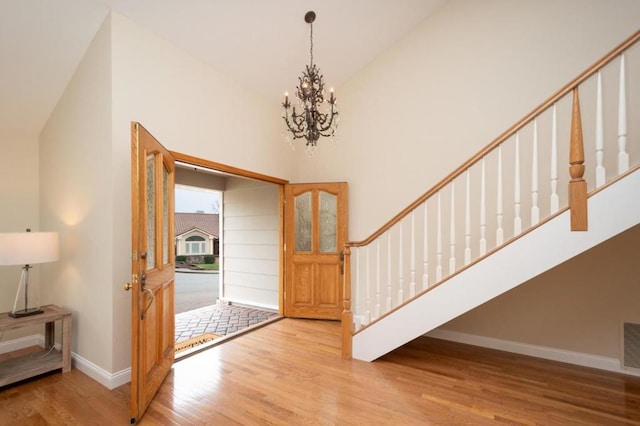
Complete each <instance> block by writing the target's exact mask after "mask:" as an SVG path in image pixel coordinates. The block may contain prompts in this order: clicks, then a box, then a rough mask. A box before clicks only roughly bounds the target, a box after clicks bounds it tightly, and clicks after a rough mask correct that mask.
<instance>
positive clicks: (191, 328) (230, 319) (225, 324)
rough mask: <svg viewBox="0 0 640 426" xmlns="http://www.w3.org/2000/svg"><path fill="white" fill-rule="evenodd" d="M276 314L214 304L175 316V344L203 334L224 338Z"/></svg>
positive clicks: (276, 314)
mask: <svg viewBox="0 0 640 426" xmlns="http://www.w3.org/2000/svg"><path fill="white" fill-rule="evenodd" d="M277 316H278V313H277V312H274V311H267V310H263V309H256V308H249V307H244V306H235V305H227V304H222V303H219V304H216V305H212V306H205V307H204V308H199V309H194V310H192V311H187V312H182V313H180V314H177V315H176V332H175V338H176V343H180V342H183V341H185V340H188V339H190V338H192V337H197V336H200V335H202V334H204V333H213V334H217V335H219V336H226V335H228V334H232V333H235V332H237V331H240V330H242V329H245V328H247V327H250V326H252V325H255V324H258V323H261V322H263V321H266V320H269V319H273V318H276V317H277Z"/></svg>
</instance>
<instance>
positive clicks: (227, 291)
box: [222, 178, 280, 309]
mask: <svg viewBox="0 0 640 426" xmlns="http://www.w3.org/2000/svg"><path fill="white" fill-rule="evenodd" d="M222 212H223V219H222V224H223V229H224V233H223V238H222V244H223V248H222V256H223V262H222V266H223V268H224V270H223V280H224V282H223V285H224V290H223V291H224V299H225V300H228V301H231V302H237V303H242V304H249V305H254V306H261V307H266V308H270V309H278V307H279V296H278V295H279V278H278V276H279V259H280V244H279V243H280V238H279V235H280V230H279V226H280V223H279V196H278V186H277V185H275V184H270V183H265V182H257V181H251V180H245V179H239V178H228V179H227V187H226V190H225V192H224V205H223V209H222Z"/></svg>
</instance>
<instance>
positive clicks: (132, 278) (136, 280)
mask: <svg viewBox="0 0 640 426" xmlns="http://www.w3.org/2000/svg"><path fill="white" fill-rule="evenodd" d="M131 282H132V283H133V284H137V283H138V274H131Z"/></svg>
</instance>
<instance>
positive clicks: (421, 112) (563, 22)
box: [296, 0, 640, 240]
mask: <svg viewBox="0 0 640 426" xmlns="http://www.w3.org/2000/svg"><path fill="white" fill-rule="evenodd" d="M639 21H640V3H639V2H637V1H635V0H616V1H609V0H565V1H540V0H519V1H511V0H484V1H476V0H452V1H450V2H448V3H447V4H446V5H444V6H443V7H442V8H441V9H440V10H439V11H438V12H437V13H436V14H434V15H433V16H432V17H431V18H428V19H427V20H425V21H424V22H423V23H422V24H420V25H419V26H418V27H417V28H416V29H415V30H414V31H413V32H412V33H411V34H409V35H408V36H407V37H406V38H405V39H403V40H402V41H400V42H399V43H398V44H397V45H395V46H393V47H392V49H390V50H388V51H387V52H386V53H385V54H383V55H381V56H379V57H378V58H376V59H375V60H374V61H373V62H372V63H371V64H370V65H369V66H368V67H367V68H366V69H364V70H362V71H361V72H359V73H357V74H356V75H355V76H354V77H352V78H351V79H350V80H349V81H347V82H346V83H345V84H343V85H341V86H340V87H338V88H337V89H336V94H337V96H338V105H339V107H340V115H341V122H340V128H339V130H338V141H337V143H336V144H335V146H333V145H332V144H331V143H330V142H329V141H326V140H325V141H321V142H320V144H321V146H320V147H319V149H318V155H317V157H314V158H313V159H307V158H306V157H305V154H304V152H303V151H304V150H302V149H298V150H297V151H296V152H297V154H298V156H299V160H298V163H299V166H300V167H299V176H298V180H299V181H347V182H349V187H350V188H349V194H350V199H349V208H350V211H349V217H351V218H352V219H353V220H351V222H350V230H349V238H350V239H351V240H360V239H363V238H366V237H367V236H368V235H370V234H371V233H372V232H373V231H374V230H376V229H377V228H379V227H380V226H382V225H383V224H384V223H385V222H386V221H388V220H389V219H391V217H393V216H394V215H395V214H396V213H398V212H399V211H401V210H402V209H403V208H404V207H405V206H406V205H408V204H409V203H410V202H412V201H413V200H415V199H416V198H418V197H419V196H420V195H421V194H423V193H424V192H425V191H426V190H427V189H429V188H430V187H431V186H432V185H433V184H435V183H436V182H438V181H439V180H440V179H443V178H444V177H445V176H446V175H447V174H448V173H450V172H451V171H452V170H453V169H454V168H455V167H457V166H458V165H459V164H461V163H462V162H463V161H464V160H466V159H468V158H469V157H471V156H472V155H473V154H475V153H476V152H477V151H479V150H480V149H481V148H482V147H484V146H485V145H486V144H488V143H489V142H491V140H493V139H494V138H496V137H497V136H498V135H499V134H500V133H502V132H503V131H504V130H506V129H507V128H508V127H509V126H511V125H512V124H514V123H515V122H516V121H517V120H519V119H520V118H521V117H523V116H524V115H525V114H526V113H528V112H529V111H531V110H532V109H533V108H534V107H536V106H537V105H538V104H540V103H541V102H542V101H544V100H545V99H546V98H548V97H549V96H551V95H552V94H553V93H554V92H555V91H557V90H558V89H560V88H561V87H562V86H563V85H564V84H566V83H567V82H568V81H570V80H571V79H572V78H574V77H575V76H576V75H577V74H578V73H580V72H581V71H583V70H584V69H585V68H586V67H588V66H590V65H591V64H592V63H594V62H595V61H596V60H597V59H599V58H600V57H601V56H602V55H604V54H605V53H606V52H607V51H609V50H610V49H611V48H613V47H614V46H615V45H616V44H618V43H620V42H621V41H622V40H624V39H625V38H626V37H628V36H629V35H630V34H631V33H632V32H634V31H635V30H637V28H638V22H639ZM354 36H357V35H354ZM320 65H322V64H320ZM327 78H329V76H327ZM565 170H566V169H565Z"/></svg>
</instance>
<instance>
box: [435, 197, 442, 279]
mask: <svg viewBox="0 0 640 426" xmlns="http://www.w3.org/2000/svg"><path fill="white" fill-rule="evenodd" d="M440 207H441V206H440V191H438V214H437V229H436V261H437V264H436V282H437V281H440V280H441V279H442V210H441V208H440Z"/></svg>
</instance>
